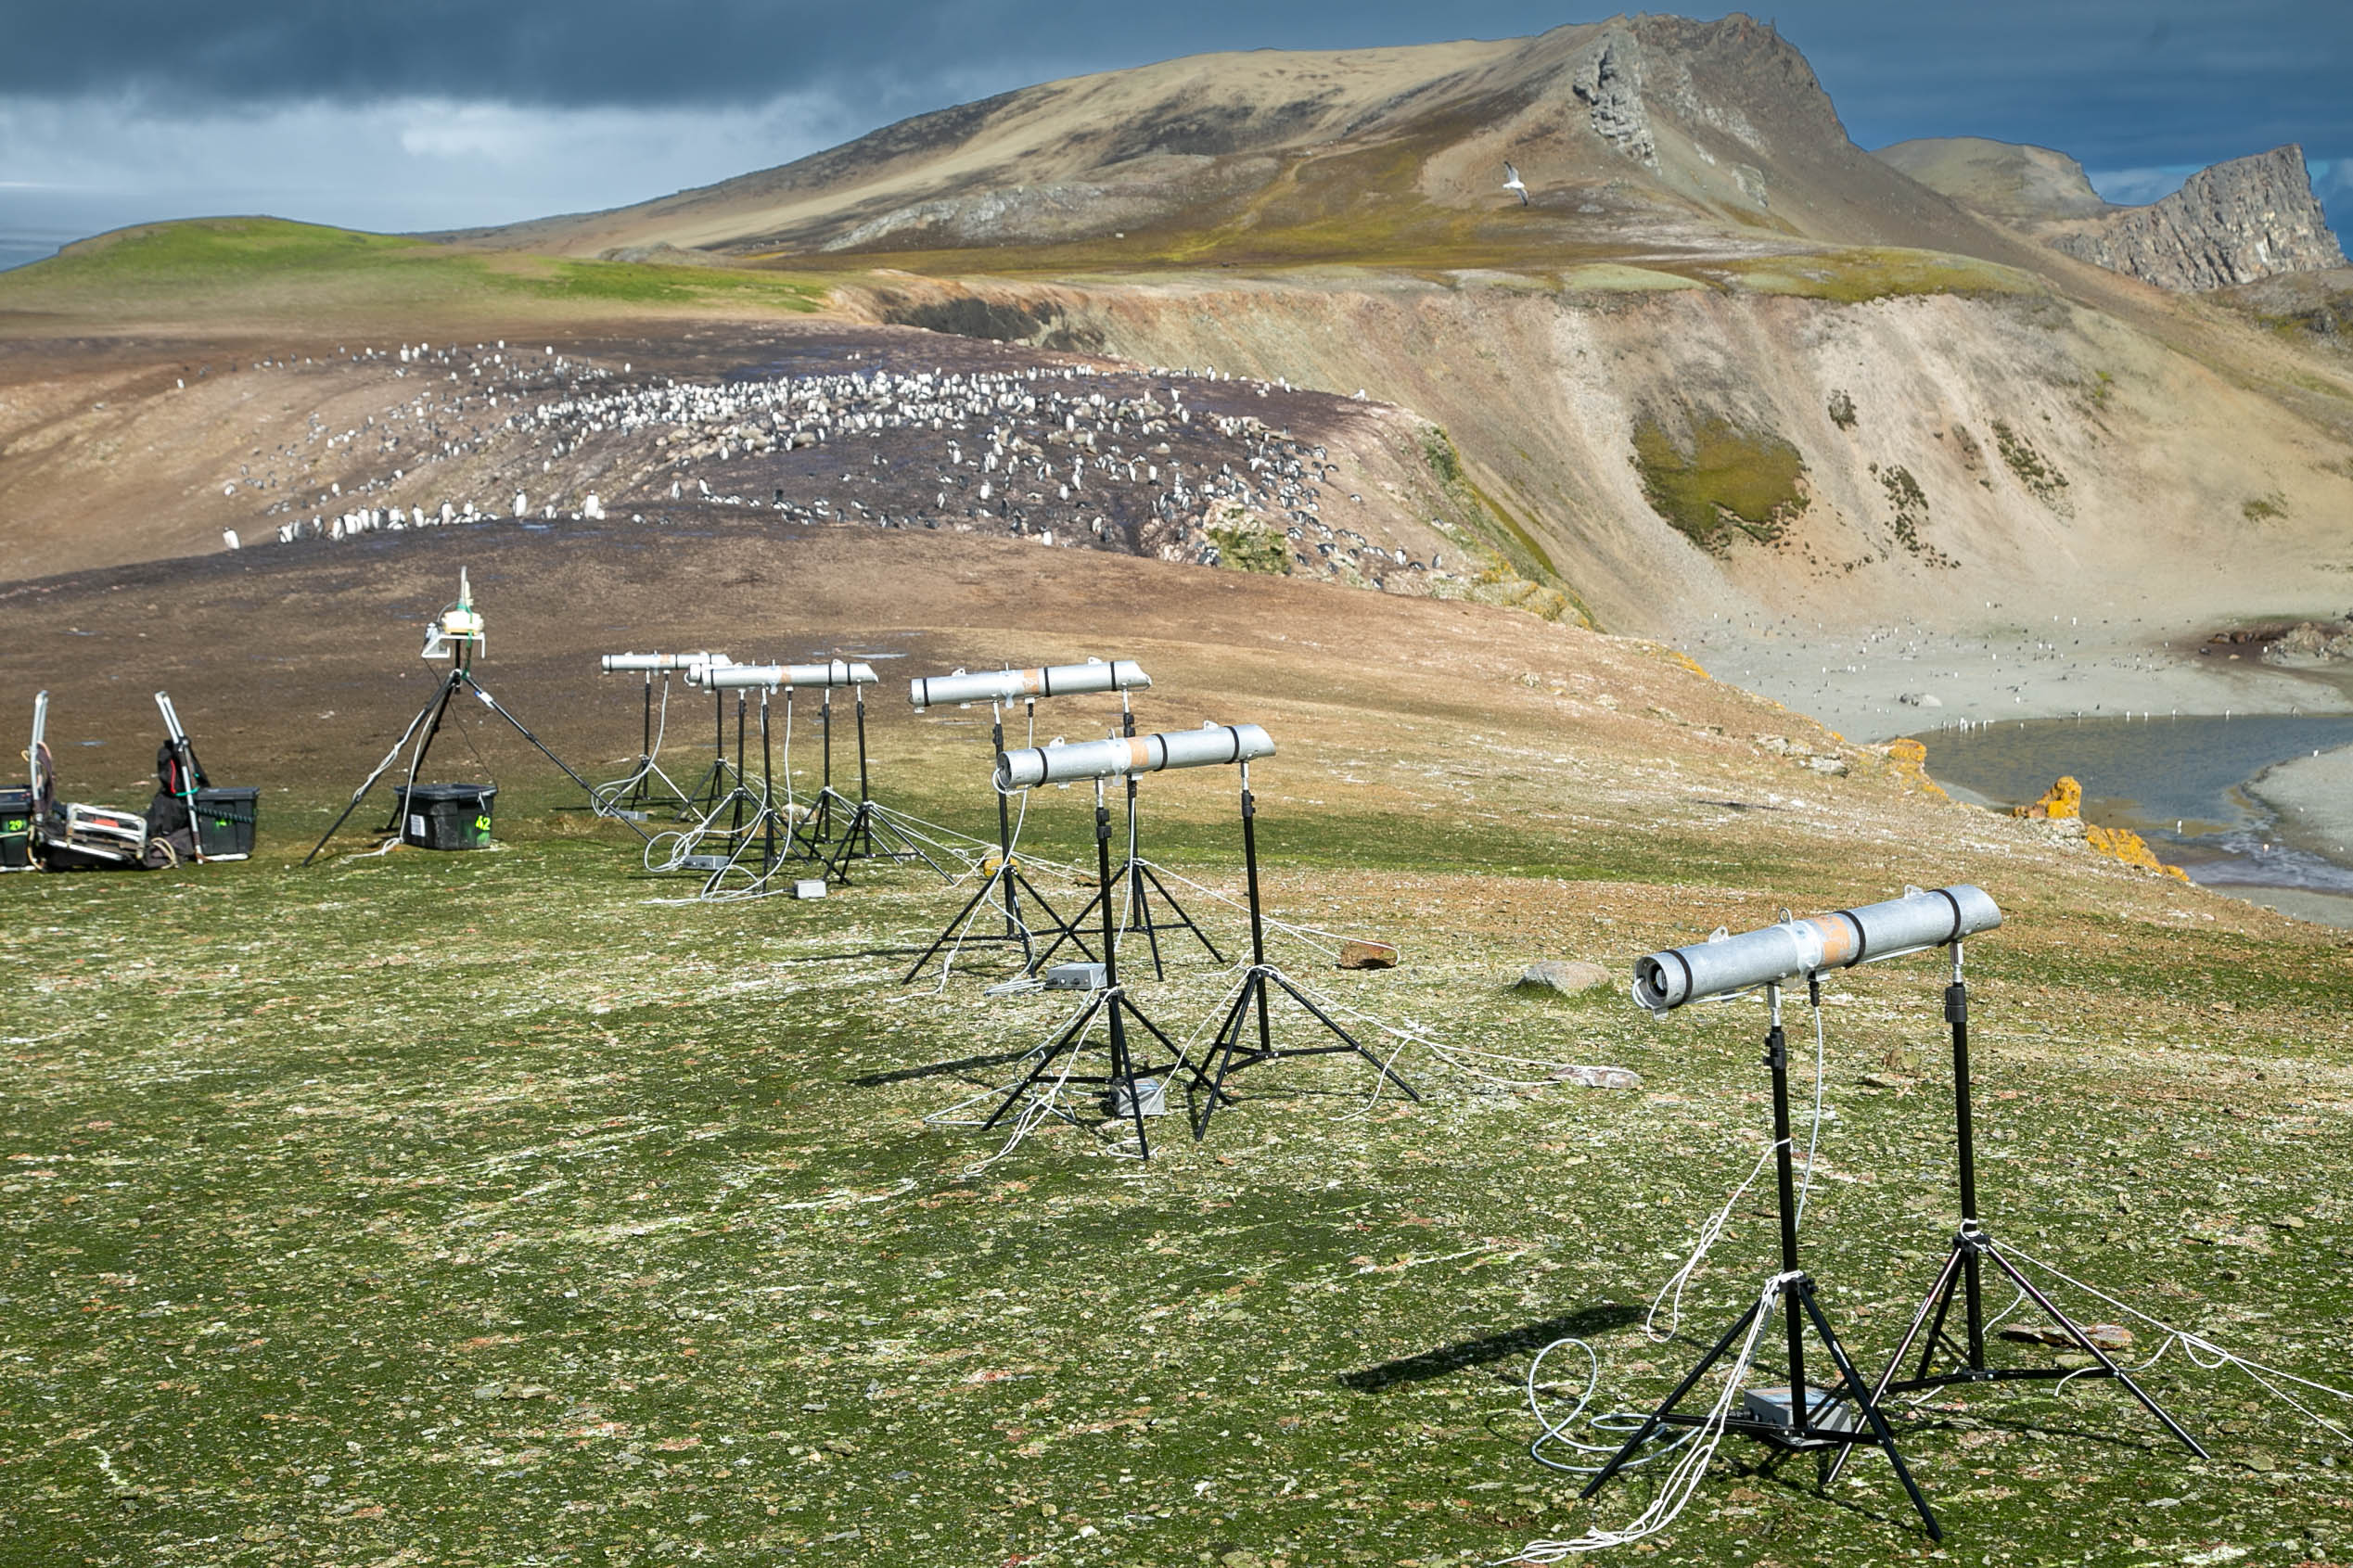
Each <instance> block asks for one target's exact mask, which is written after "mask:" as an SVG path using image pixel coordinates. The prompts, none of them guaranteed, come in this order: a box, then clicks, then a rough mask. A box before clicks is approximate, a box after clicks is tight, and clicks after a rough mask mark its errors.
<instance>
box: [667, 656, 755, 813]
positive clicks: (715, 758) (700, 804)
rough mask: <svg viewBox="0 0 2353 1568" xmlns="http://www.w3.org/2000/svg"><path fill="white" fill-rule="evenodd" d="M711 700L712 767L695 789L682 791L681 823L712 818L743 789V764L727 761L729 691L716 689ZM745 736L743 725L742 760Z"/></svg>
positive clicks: (696, 783) (711, 695)
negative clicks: (731, 793)
mask: <svg viewBox="0 0 2353 1568" xmlns="http://www.w3.org/2000/svg"><path fill="white" fill-rule="evenodd" d="M690 678H691V677H690ZM710 700H711V732H710V733H711V740H710V767H708V768H705V769H704V770H703V771H702V775H701V776H700V777H699V778H697V779H696V781H695V783H694V787H692V788H691V789H684V790H680V791H679V800H678V820H679V821H680V822H684V821H685V820H686V819H687V818H688V817H692V816H697V815H701V816H704V817H708V816H709V815H710V813H711V812H713V811H715V810H717V809H719V808H720V806H722V805H723V804H724V803H725V801H726V799H727V792H728V791H729V790H730V789H740V788H742V787H743V783H744V770H743V764H742V762H741V761H737V762H735V763H734V764H733V765H731V764H730V763H729V762H728V760H727V693H726V690H725V688H723V687H720V686H713V687H712V688H711V692H710ZM741 733H742V731H741V727H740V725H739V726H738V728H737V735H738V741H737V745H736V747H735V750H736V755H737V756H738V758H740V757H741V755H742V753H743V746H742V744H741V740H740V736H741Z"/></svg>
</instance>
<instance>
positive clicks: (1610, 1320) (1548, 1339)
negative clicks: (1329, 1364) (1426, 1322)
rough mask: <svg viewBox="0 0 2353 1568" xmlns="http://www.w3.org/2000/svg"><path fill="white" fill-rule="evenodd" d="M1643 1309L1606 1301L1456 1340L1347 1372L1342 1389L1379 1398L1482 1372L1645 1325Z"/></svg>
mask: <svg viewBox="0 0 2353 1568" xmlns="http://www.w3.org/2000/svg"><path fill="white" fill-rule="evenodd" d="M1642 1318H1643V1309H1642V1308H1641V1307H1628V1306H1626V1305H1624V1304H1623V1303H1620V1302H1615V1301H1605V1302H1602V1303H1600V1304H1598V1305H1596V1306H1592V1307H1579V1308H1578V1309H1577V1310H1576V1311H1574V1312H1569V1313H1565V1314H1563V1315H1562V1316H1560V1317H1558V1318H1547V1319H1544V1320H1543V1321H1542V1322H1541V1323H1524V1324H1522V1325H1521V1326H1520V1327H1518V1328H1516V1329H1505V1330H1504V1331H1503V1332H1501V1333H1493V1334H1488V1335H1486V1336H1485V1337H1483V1338H1480V1339H1465V1340H1457V1341H1456V1342H1455V1343H1454V1344H1452V1345H1440V1346H1439V1347H1438V1348H1437V1349H1435V1350H1425V1351H1423V1352H1421V1353H1420V1354H1419V1355H1415V1356H1407V1357H1403V1358H1400V1359H1398V1360H1395V1361H1384V1362H1382V1363H1381V1364H1380V1365H1379V1366H1377V1367H1366V1368H1365V1369H1363V1370H1362V1371H1354V1372H1342V1373H1341V1374H1340V1379H1339V1382H1340V1386H1341V1387H1343V1388H1349V1389H1354V1390H1355V1391H1356V1392H1357V1393H1359V1394H1378V1393H1380V1392H1381V1391H1382V1390H1383V1389H1385V1388H1390V1387H1393V1386H1395V1385H1396V1384H1398V1383H1422V1382H1426V1381H1427V1380H1428V1379H1430V1378H1435V1377H1444V1376H1446V1375H1447V1374H1448V1373H1449V1372H1456V1371H1460V1370H1463V1369H1464V1367H1483V1366H1486V1365H1488V1364H1489V1363H1490V1362H1493V1361H1501V1360H1503V1359H1505V1358H1512V1357H1521V1356H1533V1355H1534V1354H1536V1352H1538V1351H1539V1350H1541V1349H1543V1348H1544V1346H1546V1345H1550V1344H1552V1343H1553V1341H1554V1340H1556V1339H1567V1338H1576V1339H1590V1338H1592V1336H1593V1335H1595V1334H1602V1333H1607V1332H1609V1331H1611V1330H1612V1329H1622V1328H1624V1327H1626V1326H1627V1325H1628V1324H1629V1323H1638V1322H1640V1321H1642Z"/></svg>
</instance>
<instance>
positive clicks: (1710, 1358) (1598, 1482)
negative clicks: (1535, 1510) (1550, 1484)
mask: <svg viewBox="0 0 2353 1568" xmlns="http://www.w3.org/2000/svg"><path fill="white" fill-rule="evenodd" d="M1764 1309H1765V1307H1764V1303H1763V1302H1761V1301H1752V1302H1750V1303H1749V1304H1748V1310H1747V1311H1746V1312H1743V1313H1742V1314H1741V1315H1740V1316H1739V1317H1737V1318H1734V1319H1733V1325H1732V1327H1731V1328H1729V1329H1726V1330H1725V1331H1724V1333H1723V1337H1722V1338H1720V1339H1719V1340H1718V1341H1717V1342H1716V1344H1715V1345H1714V1347H1713V1348H1711V1349H1710V1350H1709V1351H1708V1352H1707V1355H1705V1356H1702V1357H1701V1358H1699V1365H1697V1366H1695V1367H1694V1368H1693V1369H1692V1370H1690V1371H1688V1372H1686V1373H1684V1374H1683V1381H1682V1382H1681V1383H1677V1384H1676V1385H1675V1392H1674V1393H1672V1394H1669V1396H1667V1397H1666V1399H1665V1400H1664V1401H1662V1402H1661V1403H1660V1405H1659V1407H1658V1409H1656V1410H1653V1411H1652V1412H1651V1413H1650V1418H1649V1419H1648V1420H1647V1421H1643V1424H1642V1425H1640V1426H1638V1427H1636V1428H1635V1429H1634V1434H1633V1435H1632V1436H1630V1437H1629V1438H1627V1439H1626V1444H1625V1447H1621V1448H1619V1449H1618V1452H1616V1453H1614V1454H1612V1455H1611V1456H1610V1457H1609V1462H1608V1463H1606V1464H1605V1465H1603V1466H1602V1467H1601V1469H1599V1470H1597V1471H1595V1472H1593V1478H1592V1480H1591V1481H1588V1482H1586V1483H1585V1489H1584V1490H1583V1491H1581V1492H1579V1493H1578V1494H1577V1495H1578V1496H1579V1498H1590V1497H1592V1495H1593V1494H1594V1493H1595V1492H1598V1491H1600V1490H1601V1489H1602V1487H1603V1486H1604V1485H1606V1484H1607V1483H1608V1481H1609V1478H1610V1477H1611V1476H1613V1475H1615V1474H1617V1473H1618V1471H1620V1470H1621V1469H1623V1468H1625V1464H1626V1461H1627V1460H1630V1459H1632V1458H1633V1457H1634V1451H1635V1450H1636V1449H1637V1448H1640V1447H1642V1446H1643V1444H1645V1443H1647V1442H1649V1441H1650V1439H1651V1434H1654V1433H1656V1431H1657V1430H1658V1429H1659V1428H1660V1427H1662V1426H1664V1425H1666V1424H1667V1418H1668V1417H1669V1415H1671V1414H1673V1413H1674V1409H1675V1407H1676V1406H1678V1405H1680V1404H1682V1402H1683V1399H1684V1396H1687V1395H1689V1394H1690V1393H1691V1391H1692V1390H1693V1389H1694V1388H1696V1387H1698V1386H1699V1380H1700V1379H1701V1378H1704V1377H1706V1376H1707V1369H1708V1368H1710V1367H1712V1366H1714V1365H1715V1364H1716V1363H1717V1362H1718V1361H1720V1360H1722V1359H1723V1358H1724V1353H1725V1352H1726V1351H1728V1350H1730V1349H1731V1348H1732V1347H1733V1341H1734V1340H1736V1339H1738V1338H1739V1337H1740V1336H1741V1335H1742V1334H1743V1333H1745V1332H1747V1329H1748V1325H1749V1323H1750V1322H1751V1321H1753V1320H1754V1319H1755V1318H1756V1316H1757V1314H1758V1313H1759V1312H1762V1311H1763V1310H1764Z"/></svg>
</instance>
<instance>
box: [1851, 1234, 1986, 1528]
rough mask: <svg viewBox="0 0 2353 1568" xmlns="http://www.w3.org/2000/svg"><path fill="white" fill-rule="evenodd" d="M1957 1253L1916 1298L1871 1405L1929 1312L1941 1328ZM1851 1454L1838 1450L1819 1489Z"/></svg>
mask: <svg viewBox="0 0 2353 1568" xmlns="http://www.w3.org/2000/svg"><path fill="white" fill-rule="evenodd" d="M1961 1250H1962V1249H1961V1248H1959V1247H1958V1246H1956V1247H1954V1248H1953V1249H1952V1250H1951V1251H1950V1252H1949V1253H1947V1254H1945V1266H1944V1268H1942V1269H1940V1270H1939V1271H1938V1272H1937V1282H1936V1283H1935V1284H1933V1285H1930V1286H1929V1287H1928V1294H1926V1295H1925V1296H1922V1297H1921V1298H1920V1307H1919V1310H1917V1311H1915V1312H1914V1313H1912V1326H1911V1327H1910V1328H1907V1329H1906V1330H1904V1335H1903V1338H1902V1339H1901V1340H1899V1341H1898V1342H1897V1345H1896V1349H1895V1353H1894V1354H1893V1355H1891V1356H1889V1357H1888V1358H1887V1367H1886V1370H1885V1371H1882V1372H1881V1373H1880V1374H1879V1381H1878V1382H1877V1383H1873V1385H1872V1389H1871V1397H1872V1399H1873V1401H1874V1402H1876V1401H1878V1400H1880V1399H1884V1398H1886V1396H1887V1386H1888V1384H1890V1383H1894V1382H1895V1381H1896V1370H1897V1369H1898V1368H1899V1367H1901V1366H1902V1365H1903V1359H1904V1358H1905V1357H1906V1356H1909V1355H1911V1354H1912V1345H1913V1343H1914V1342H1915V1341H1917V1340H1918V1339H1919V1338H1920V1331H1921V1328H1922V1326H1923V1325H1924V1324H1925V1323H1926V1322H1927V1321H1928V1314H1929V1313H1930V1312H1932V1311H1933V1312H1935V1313H1936V1315H1937V1324H1938V1325H1939V1327H1941V1326H1942V1324H1943V1322H1944V1316H1945V1313H1946V1312H1947V1311H1949V1310H1950V1309H1951V1307H1952V1289H1953V1283H1954V1281H1957V1280H1958V1279H1959V1278H1960V1277H1961ZM1928 1351H1929V1356H1930V1357H1933V1356H1934V1355H1935V1353H1936V1337H1935V1331H1933V1330H1932V1331H1931V1332H1930V1335H1929V1341H1928ZM1920 1375H1921V1376H1922V1377H1924V1378H1925V1377H1926V1376H1927V1375H1928V1371H1927V1366H1926V1363H1925V1361H1924V1362H1923V1364H1922V1367H1921V1371H1920ZM1854 1452H1855V1450H1854V1449H1853V1448H1852V1447H1845V1448H1842V1449H1840V1450H1839V1452H1838V1457H1837V1458H1836V1459H1835V1460H1832V1461H1831V1463H1830V1469H1829V1471H1828V1472H1826V1473H1825V1474H1824V1475H1823V1476H1822V1485H1825V1486H1827V1485H1830V1484H1831V1483H1832V1482H1833V1481H1835V1480H1837V1479H1838V1472H1840V1471H1842V1470H1844V1469H1846V1468H1847V1461H1848V1460H1849V1459H1851V1458H1852V1457H1853V1456H1854Z"/></svg>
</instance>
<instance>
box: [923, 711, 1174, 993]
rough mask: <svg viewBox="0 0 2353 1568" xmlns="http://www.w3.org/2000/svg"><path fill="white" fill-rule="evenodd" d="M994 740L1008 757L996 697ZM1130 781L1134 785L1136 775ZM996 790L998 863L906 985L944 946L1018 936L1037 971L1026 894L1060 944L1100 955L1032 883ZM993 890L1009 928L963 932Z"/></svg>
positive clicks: (1028, 968)
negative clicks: (1015, 852)
mask: <svg viewBox="0 0 2353 1568" xmlns="http://www.w3.org/2000/svg"><path fill="white" fill-rule="evenodd" d="M1026 700H1027V704H1028V710H1029V715H1030V717H1031V719H1032V720H1035V718H1036V715H1037V711H1038V699H1037V698H1035V697H1030V698H1028V699H1026ZM1031 728H1032V730H1034V729H1035V728H1036V725H1035V723H1034V722H1033V723H1032V725H1031ZM989 745H990V747H991V750H992V751H993V752H994V753H995V755H996V756H997V758H998V759H1000V760H1002V759H1004V754H1005V720H1004V704H1003V703H999V702H991V704H990V705H989ZM1129 782H1130V784H1131V785H1132V784H1133V782H1134V781H1132V780H1131V781H1129ZM996 796H997V863H996V865H995V867H994V868H993V869H992V870H991V872H990V873H989V875H988V878H987V880H985V881H983V882H982V883H981V884H980V886H979V887H978V889H977V890H975V892H974V893H973V895H972V897H971V898H970V899H966V900H965V906H964V908H962V909H960V910H958V911H956V913H955V917H954V918H953V919H952V920H950V921H949V922H948V924H945V925H943V926H941V927H940V935H939V936H937V937H933V938H932V941H931V946H929V947H927V948H926V949H924V950H923V956H922V957H921V958H919V959H917V960H915V962H914V963H913V964H912V965H910V966H909V968H908V970H907V973H906V974H905V975H904V976H902V978H901V980H900V982H899V983H900V984H901V985H902V986H904V985H911V984H913V983H914V977H915V976H916V975H920V974H922V973H923V970H924V966H925V965H926V964H927V963H929V962H931V961H932V960H933V959H935V958H938V957H939V956H940V952H941V951H942V950H944V949H947V948H950V947H961V946H965V945H968V944H991V943H1010V942H1018V943H1020V944H1021V972H1022V973H1023V974H1025V975H1026V974H1029V973H1030V972H1032V971H1034V970H1035V969H1036V968H1037V966H1038V962H1039V958H1038V950H1037V946H1036V942H1035V938H1034V936H1033V928H1032V927H1031V925H1030V924H1029V922H1028V921H1026V920H1024V919H1022V918H1021V900H1022V899H1025V898H1026V899H1029V901H1030V902H1031V903H1033V904H1035V905H1037V906H1038V912H1039V913H1040V914H1041V915H1042V916H1044V919H1043V920H1042V922H1041V923H1040V925H1041V926H1042V927H1043V928H1045V929H1050V930H1053V931H1055V932H1057V933H1059V936H1057V937H1056V938H1055V940H1056V943H1057V945H1058V944H1059V943H1060V942H1061V941H1063V940H1066V939H1067V940H1068V941H1071V942H1074V943H1076V944H1077V946H1078V949H1079V950H1080V951H1081V952H1082V953H1085V954H1086V956H1087V957H1088V958H1089V959H1093V957H1094V954H1093V951H1092V950H1090V949H1089V948H1088V947H1087V941H1086V938H1085V937H1083V936H1081V934H1080V932H1079V928H1078V927H1077V926H1076V925H1074V924H1071V923H1070V922H1069V921H1067V920H1065V919H1063V918H1062V916H1061V915H1060V914H1058V913H1056V912H1055V907H1054V906H1053V905H1052V904H1050V903H1048V902H1046V896H1045V895H1044V894H1043V893H1041V892H1039V891H1038V889H1037V886H1036V885H1035V884H1033V883H1031V882H1030V880H1029V876H1028V875H1027V874H1026V873H1024V872H1023V871H1022V869H1021V868H1020V866H1018V865H1017V864H1016V863H1015V862H1014V859H1013V807H1012V804H1011V802H1010V801H1009V800H1008V798H1007V797H1006V795H1005V792H1004V791H1003V790H998V791H997V792H996ZM991 895H1001V896H1002V897H1003V899H1004V932H1003V933H1001V934H1000V933H995V932H990V933H984V934H982V935H979V936H964V935H959V933H961V932H963V930H964V927H965V923H966V922H968V921H969V920H971V919H972V917H973V914H974V912H975V911H978V909H979V908H980V906H981V905H982V904H984V903H987V902H988V901H989V899H990V898H991Z"/></svg>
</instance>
